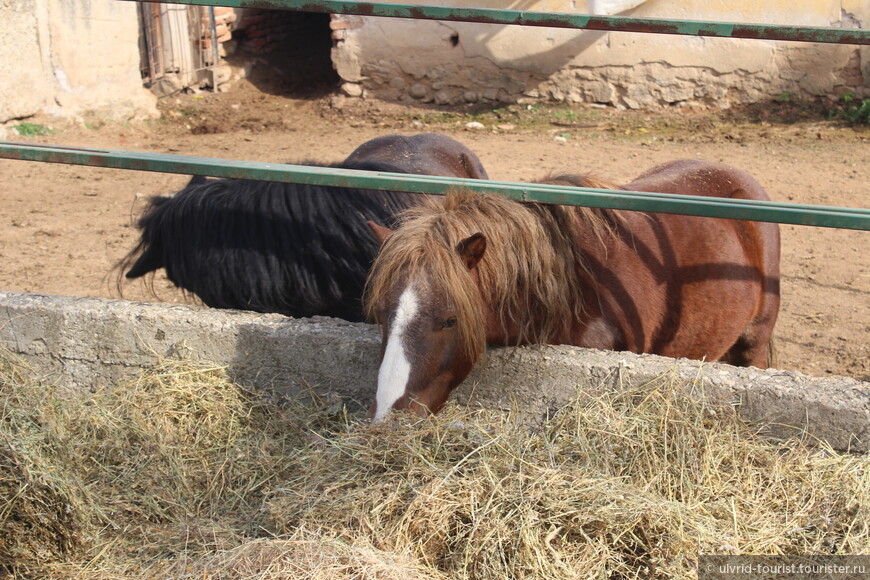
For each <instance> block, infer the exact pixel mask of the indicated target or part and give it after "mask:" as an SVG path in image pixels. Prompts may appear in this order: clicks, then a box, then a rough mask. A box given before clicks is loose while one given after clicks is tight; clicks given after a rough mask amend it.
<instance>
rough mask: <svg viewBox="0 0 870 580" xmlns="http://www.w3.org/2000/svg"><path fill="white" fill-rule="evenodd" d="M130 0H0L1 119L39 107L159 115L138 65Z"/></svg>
mask: <svg viewBox="0 0 870 580" xmlns="http://www.w3.org/2000/svg"><path fill="white" fill-rule="evenodd" d="M136 10H137V5H136V4H135V3H134V2H117V1H115V0H0V20H2V22H3V23H4V35H3V41H2V42H0V62H2V63H3V64H2V66H0V123H3V122H5V121H9V120H11V119H21V118H25V117H29V116H31V115H34V114H36V113H37V112H40V111H43V112H47V113H50V114H57V115H61V116H73V117H75V116H81V115H83V114H85V113H88V112H94V113H98V114H103V115H105V116H108V117H111V118H120V119H126V118H142V117H154V116H156V115H157V107H156V103H157V100H156V97H155V96H153V95H151V94H150V93H149V92H148V91H146V90H145V89H144V88H143V86H142V79H141V77H140V73H139V62H140V57H139V20H138V16H137V12H136Z"/></svg>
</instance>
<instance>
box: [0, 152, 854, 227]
mask: <svg viewBox="0 0 870 580" xmlns="http://www.w3.org/2000/svg"><path fill="white" fill-rule="evenodd" d="M0 158H6V159H19V160H24V161H44V162H50V163H65V164H73V165H89V166H93V167H107V168H113V169H133V170H138V171H157V172H161V173H181V174H187V175H207V176H213V177H228V178H239V179H254V180H262V181H282V182H292V183H306V184H312V185H324V186H334V187H353V188H360V189H381V190H392V191H408V192H413V193H427V194H435V195H444V194H446V193H447V192H448V191H450V190H451V189H453V188H456V187H462V188H466V189H470V190H473V191H478V192H490V193H498V194H500V195H504V196H505V197H508V198H510V199H515V200H518V201H534V202H539V203H557V204H562V205H584V206H588V207H604V208H614V209H624V210H633V211H647V212H659V213H675V214H684V215H696V216H703V217H716V218H728V219H742V220H754V221H765V222H778V223H785V224H795V225H807V226H818V227H830V228H845V229H855V230H868V231H870V209H861V208H847V207H831V206H817V205H807V204H795V203H780V202H772V201H769V202H764V201H752V200H741V199H723V198H710V197H704V196H693V195H674V194H663V193H647V192H633V191H623V190H609V189H593V188H585V187H567V186H556V185H548V184H536V183H512V182H505V181H485V180H476V179H456V178H449V177H436V176H429V175H408V174H401V173H387V172H378V171H357V170H349V169H336V168H332V167H309V166H303V165H283V164H276V163H260V162H255V161H231V160H227V159H213V158H207V157H191V156H187V155H164V154H159V153H146V152H137V151H122V150H117V149H93V148H86V147H61V146H54V145H39V144H32V143H16V142H10V141H0Z"/></svg>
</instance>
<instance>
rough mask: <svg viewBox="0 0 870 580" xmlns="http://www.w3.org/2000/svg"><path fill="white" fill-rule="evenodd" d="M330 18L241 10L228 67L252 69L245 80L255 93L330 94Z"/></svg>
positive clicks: (333, 78)
mask: <svg viewBox="0 0 870 580" xmlns="http://www.w3.org/2000/svg"><path fill="white" fill-rule="evenodd" d="M329 21H330V17H329V14H319V13H312V12H293V11H286V10H259V9H245V10H244V12H243V14H242V15H241V18H240V20H239V22H238V23H237V28H236V30H234V31H233V39H234V40H235V41H236V43H237V48H236V51H235V52H234V53H233V54H232V55H229V56H228V57H227V61H228V62H229V63H230V64H238V65H241V66H244V63H250V64H248V65H247V66H251V64H252V65H253V66H251V70H250V74H249V76H248V79H249V80H250V81H251V82H252V83H253V84H255V85H256V86H257V87H258V88H259V89H260V90H262V91H264V92H268V93H271V94H277V95H285V96H290V97H297V98H310V97H319V96H323V95H326V94H329V93H331V92H333V91H334V90H335V89H336V88H337V87H338V83H339V77H338V74H337V73H336V72H335V69H334V68H333V66H332V57H331V51H332V31H331V30H330V28H329Z"/></svg>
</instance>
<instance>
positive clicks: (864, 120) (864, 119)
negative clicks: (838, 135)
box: [843, 99, 870, 125]
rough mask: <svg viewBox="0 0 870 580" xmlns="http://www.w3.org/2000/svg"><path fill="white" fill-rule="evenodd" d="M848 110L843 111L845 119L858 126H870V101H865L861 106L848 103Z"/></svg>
mask: <svg viewBox="0 0 870 580" xmlns="http://www.w3.org/2000/svg"><path fill="white" fill-rule="evenodd" d="M846 102H847V106H846V110H845V111H843V117H845V119H846V120H847V121H849V122H850V123H854V124H856V125H870V99H864V100H862V101H861V103H860V104H858V103H855V104H851V102H849V101H846Z"/></svg>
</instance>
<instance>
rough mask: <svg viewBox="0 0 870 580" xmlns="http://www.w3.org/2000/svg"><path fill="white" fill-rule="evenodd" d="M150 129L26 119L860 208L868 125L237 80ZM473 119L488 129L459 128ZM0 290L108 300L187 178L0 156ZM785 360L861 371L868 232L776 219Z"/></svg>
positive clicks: (125, 143)
mask: <svg viewBox="0 0 870 580" xmlns="http://www.w3.org/2000/svg"><path fill="white" fill-rule="evenodd" d="M161 110H162V112H163V117H162V119H161V120H159V121H151V122H113V121H104V120H98V119H85V120H84V121H83V122H80V123H77V124H72V125H70V124H66V123H61V122H59V121H56V120H51V119H31V120H30V121H31V122H34V123H39V124H41V125H43V126H46V127H49V128H50V129H51V130H52V131H53V132H52V133H51V134H48V135H43V136H34V137H16V136H15V135H10V137H9V138H10V139H12V138H15V139H19V140H26V141H37V142H43V143H55V144H62V145H80V146H91V147H108V148H116V149H126V150H136V151H150V152H158V153H177V154H186V155H197V156H207V157H223V158H229V159H245V160H257V161H278V162H287V161H290V162H292V161H299V160H317V161H322V162H334V161H339V160H341V159H343V158H344V157H345V156H346V155H347V154H349V153H350V152H351V151H352V150H353V149H354V148H356V146H358V145H359V144H360V143H363V142H364V141H366V140H368V139H371V138H373V137H376V136H378V135H383V134H387V133H395V132H398V133H406V134H410V133H416V132H420V131H438V132H443V133H447V134H449V135H452V136H454V137H455V138H457V139H459V140H460V141H463V142H464V143H466V144H467V145H468V146H469V147H470V148H471V149H472V150H474V151H475V152H476V153H477V154H478V155H479V156H480V158H481V160H482V161H483V163H484V165H485V166H486V168H487V170H488V171H489V173H490V175H491V177H492V178H494V179H502V180H516V181H526V180H534V179H536V178H540V177H542V176H544V175H545V174H547V173H548V172H551V171H564V170H569V171H574V172H593V173H595V174H597V175H599V176H602V177H608V178H611V179H613V180H615V181H617V182H627V181H629V180H630V179H631V178H633V177H634V176H636V175H637V174H639V173H641V172H642V171H644V170H646V169H648V168H650V167H652V166H653V165H656V164H658V163H662V162H665V161H669V160H673V159H678V158H706V159H710V160H715V161H722V162H725V163H729V164H732V165H735V166H737V167H740V168H742V169H745V170H747V171H749V172H750V173H752V174H753V175H755V176H756V178H757V179H758V180H759V181H760V182H761V183H762V184H763V185H764V186H765V187H766V189H767V190H768V192H769V194H770V196H771V197H772V198H773V199H774V200H779V201H795V202H802V203H811V204H823V205H838V206H854V207H868V205H870V203H868V202H870V190H868V184H870V180H868V168H870V147H868V141H870V129H867V128H866V126H865V127H864V128H860V127H859V128H856V127H849V126H846V125H842V124H839V123H836V122H833V121H825V120H821V119H822V118H823V117H820V116H819V112H818V111H815V110H813V109H812V107H803V108H800V107H799V108H795V107H792V106H785V105H783V106H777V105H769V106H767V107H758V108H756V109H753V110H747V111H742V112H739V113H734V112H731V113H727V112H726V113H723V112H715V113H713V112H709V111H706V112H705V111H694V110H691V109H679V110H672V111H657V112H647V113H637V112H626V111H615V110H613V109H600V108H595V107H589V106H573V107H556V106H548V105H512V106H509V107H503V108H501V109H496V110H483V111H455V110H454V111H443V110H437V109H425V108H419V107H410V106H402V105H396V104H386V103H382V102H378V101H375V100H359V99H357V100H353V99H345V98H343V97H340V96H335V95H334V94H331V93H329V92H318V91H313V92H312V91H308V92H307V93H306V94H304V95H301V96H300V95H298V94H297V96H288V95H287V92H286V91H283V90H281V87H276V86H274V85H268V84H259V85H258V84H256V83H254V82H251V81H248V80H240V81H238V82H236V83H235V84H234V86H233V87H232V88H231V90H229V91H227V92H224V93H209V92H202V93H199V94H185V95H180V96H175V97H168V98H165V99H163V100H162V102H161ZM470 121H478V122H480V123H482V124H483V125H484V128H483V129H477V130H469V129H466V127H465V125H466V123H468V122H470ZM0 174H2V176H3V179H2V182H0V183H2V185H0V201H2V203H0V289H2V290H9V291H17V292H35V293H44V294H62V295H77V296H95V297H106V298H118V297H120V296H122V294H121V293H120V291H119V289H118V287H117V286H116V282H117V279H118V276H117V271H116V270H115V269H114V267H115V265H116V264H117V262H118V261H119V260H121V259H122V258H123V257H124V255H125V254H126V253H127V252H128V251H129V250H131V249H132V248H133V246H134V244H135V241H136V237H137V231H136V229H135V227H134V225H133V223H134V221H135V219H136V217H137V215H138V213H139V212H140V211H141V209H142V206H143V200H144V198H146V197H148V196H152V195H159V194H168V193H171V192H173V191H175V190H177V189H179V188H180V187H181V186H183V184H184V183H185V182H186V180H187V177H185V176H180V175H169V174H159V173H143V172H135V171H121V170H112V169H96V168H88V167H78V166H63V165H48V164H42V163H31V162H22V161H7V160H0ZM782 233H783V256H782V273H783V277H782V281H783V284H782V295H783V304H782V310H781V313H780V318H779V322H778V324H777V330H776V336H777V338H778V346H779V355H780V359H779V364H778V365H777V366H779V367H780V368H784V369H792V370H798V371H802V372H804V373H807V374H810V375H825V374H839V375H846V376H851V377H855V378H858V379H862V380H870V356H868V355H870V307H868V305H870V253H868V249H870V233H868V232H858V231H848V230H834V229H826V228H810V227H799V226H783V227H782ZM154 290H155V292H156V296H155V295H154V294H152V293H151V292H150V291H149V290H148V289H147V288H146V287H145V286H144V285H143V284H141V283H138V282H137V283H128V284H125V285H124V286H123V288H122V293H123V297H125V298H127V299H133V300H150V301H155V300H160V301H167V302H184V301H190V300H189V299H186V298H185V297H184V296H183V295H181V293H180V292H178V291H177V290H175V289H174V288H172V287H171V285H170V284H169V283H168V282H167V281H166V280H165V279H164V278H160V277H158V278H157V279H156V280H155V282H154Z"/></svg>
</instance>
